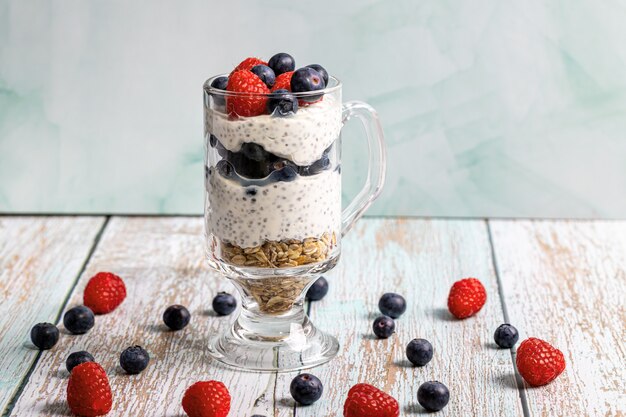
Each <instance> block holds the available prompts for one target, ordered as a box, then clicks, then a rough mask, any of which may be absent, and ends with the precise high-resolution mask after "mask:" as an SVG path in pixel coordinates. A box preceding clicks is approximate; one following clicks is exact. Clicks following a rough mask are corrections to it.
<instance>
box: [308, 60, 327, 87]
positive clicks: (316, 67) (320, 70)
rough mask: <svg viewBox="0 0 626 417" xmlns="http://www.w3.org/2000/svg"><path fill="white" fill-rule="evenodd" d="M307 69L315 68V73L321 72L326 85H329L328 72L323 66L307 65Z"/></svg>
mask: <svg viewBox="0 0 626 417" xmlns="http://www.w3.org/2000/svg"><path fill="white" fill-rule="evenodd" d="M307 68H313V69H314V70H315V71H317V72H319V73H320V75H321V76H322V79H323V80H324V85H326V86H327V85H328V71H326V69H325V68H324V67H323V66H321V65H320V64H311V65H307Z"/></svg>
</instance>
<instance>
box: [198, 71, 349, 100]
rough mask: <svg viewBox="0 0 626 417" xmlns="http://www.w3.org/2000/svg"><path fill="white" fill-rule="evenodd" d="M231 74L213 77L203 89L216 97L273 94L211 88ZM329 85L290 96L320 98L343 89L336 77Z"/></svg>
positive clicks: (330, 76) (332, 77) (205, 83)
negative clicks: (216, 80)
mask: <svg viewBox="0 0 626 417" xmlns="http://www.w3.org/2000/svg"><path fill="white" fill-rule="evenodd" d="M229 75H230V74H228V73H226V74H218V75H214V76H213V77H210V78H209V79H208V80H206V81H205V82H204V84H203V88H204V91H206V92H207V93H209V94H211V95H216V96H224V97H226V96H230V97H232V96H245V97H254V96H264V97H269V96H270V95H272V93H271V92H270V93H268V94H266V93H244V92H239V91H226V90H220V89H219V88H215V87H211V83H212V82H213V81H214V80H215V79H216V78H219V77H228V76H229ZM328 83H329V84H331V85H330V86H329V87H325V88H323V89H322V90H315V91H304V92H299V93H292V92H290V93H289V94H291V95H293V96H294V97H298V98H301V97H315V96H319V95H320V94H329V93H334V92H335V91H338V90H340V89H341V85H342V84H341V80H339V78H337V77H334V76H332V75H329V76H328Z"/></svg>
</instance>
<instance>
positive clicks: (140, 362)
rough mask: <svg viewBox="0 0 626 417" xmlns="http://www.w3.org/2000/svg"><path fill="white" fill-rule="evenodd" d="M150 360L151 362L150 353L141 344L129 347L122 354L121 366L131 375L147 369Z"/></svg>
mask: <svg viewBox="0 0 626 417" xmlns="http://www.w3.org/2000/svg"><path fill="white" fill-rule="evenodd" d="M148 362H150V355H149V354H148V352H147V351H146V350H145V349H144V348H142V347H141V346H131V347H127V348H126V349H124V351H123V352H122V354H121V355H120V366H121V367H122V369H123V370H125V371H126V372H127V373H129V374H131V375H134V374H138V373H140V372H141V371H143V370H144V369H146V368H147V367H148Z"/></svg>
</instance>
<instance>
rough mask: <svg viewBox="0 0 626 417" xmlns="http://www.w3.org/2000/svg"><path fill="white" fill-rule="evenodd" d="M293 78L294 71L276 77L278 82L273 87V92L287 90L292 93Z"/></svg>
mask: <svg viewBox="0 0 626 417" xmlns="http://www.w3.org/2000/svg"><path fill="white" fill-rule="evenodd" d="M292 76H293V71H289V72H285V73H283V74H280V75H279V76H277V77H276V82H275V83H274V87H272V91H278V90H287V91H291V77H292Z"/></svg>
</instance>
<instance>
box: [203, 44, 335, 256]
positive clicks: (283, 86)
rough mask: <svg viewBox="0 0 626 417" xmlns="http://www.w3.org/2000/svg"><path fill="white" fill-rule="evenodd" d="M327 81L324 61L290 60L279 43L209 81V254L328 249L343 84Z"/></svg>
mask: <svg viewBox="0 0 626 417" xmlns="http://www.w3.org/2000/svg"><path fill="white" fill-rule="evenodd" d="M333 82H335V83H336V81H334V80H333V79H330V81H329V76H328V73H327V72H326V70H325V69H324V68H323V67H321V66H320V65H308V66H306V67H302V68H298V69H296V65H295V61H294V59H293V58H292V57H291V56H290V55H288V54H285V53H280V54H276V55H274V56H273V57H272V58H271V59H270V60H269V61H268V62H265V61H262V60H261V59H258V58H248V59H246V60H244V61H243V62H241V63H240V64H239V65H238V66H237V67H236V68H235V69H234V70H233V71H232V72H231V73H230V74H229V75H227V76H220V77H215V78H212V79H210V80H208V81H207V83H206V84H205V88H204V90H205V141H206V159H205V162H206V166H205V174H206V175H205V177H206V178H205V186H206V190H207V193H206V201H205V204H206V215H205V221H206V230H207V235H208V239H209V251H210V253H209V257H210V258H212V259H213V260H214V261H215V262H224V263H226V264H228V265H231V266H233V267H236V268H289V267H299V266H303V265H309V264H314V263H318V262H322V261H325V260H327V259H330V258H331V257H332V256H333V249H334V248H335V246H336V244H337V238H338V237H339V233H340V232H339V231H340V230H341V229H340V227H341V175H340V164H339V160H340V158H339V157H340V155H339V152H340V149H339V148H340V147H339V144H338V143H337V142H338V138H339V134H340V130H341V127H342V110H341V97H340V90H339V89H336V91H334V92H333V91H331V90H329V89H325V88H326V87H327V86H330V85H331V84H332V83H333ZM320 90H324V91H320ZM316 91H320V92H319V93H315V92H316Z"/></svg>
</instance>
